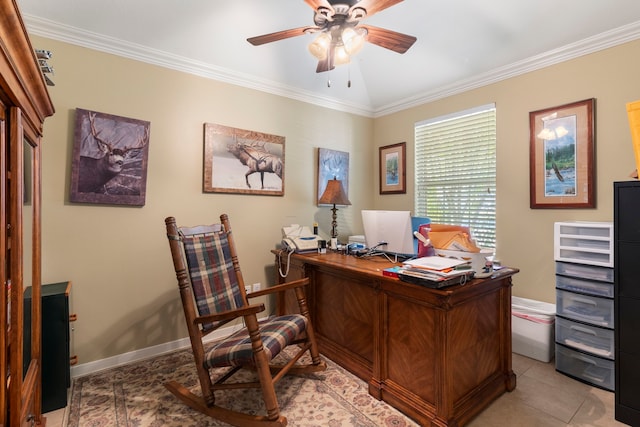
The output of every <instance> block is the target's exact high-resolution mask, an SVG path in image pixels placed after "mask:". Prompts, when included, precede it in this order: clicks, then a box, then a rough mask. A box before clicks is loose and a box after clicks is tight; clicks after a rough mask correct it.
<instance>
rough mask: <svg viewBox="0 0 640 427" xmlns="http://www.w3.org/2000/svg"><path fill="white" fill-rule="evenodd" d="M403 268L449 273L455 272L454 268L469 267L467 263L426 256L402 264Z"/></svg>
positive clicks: (459, 260)
mask: <svg viewBox="0 0 640 427" xmlns="http://www.w3.org/2000/svg"><path fill="white" fill-rule="evenodd" d="M404 265H405V267H410V268H424V269H427V270H433V271H439V272H443V273H446V272H449V271H452V270H453V271H455V269H456V267H458V268H459V267H461V266H463V265H465V266H466V265H470V264H469V261H465V260H462V259H456V258H447V257H441V256H426V257H422V258H415V259H411V260H407V261H405V262H404Z"/></svg>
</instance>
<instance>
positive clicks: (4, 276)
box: [0, 101, 11, 423]
mask: <svg viewBox="0 0 640 427" xmlns="http://www.w3.org/2000/svg"><path fill="white" fill-rule="evenodd" d="M6 114H7V109H6V107H5V105H4V104H3V103H2V102H1V101H0V253H1V254H2V262H1V263H0V281H1V282H2V292H0V304H1V305H2V308H1V309H0V325H8V324H9V318H8V314H9V312H10V310H11V307H10V306H9V301H10V295H9V292H10V282H9V278H8V271H7V269H8V261H9V256H8V250H9V249H8V235H7V234H8V231H7V207H6V200H7V162H6V159H7V157H8V155H9V152H8V151H7V127H6V122H7V120H6V117H7V116H6ZM8 334H9V330H8V329H7V328H6V327H3V328H2V332H1V333H0V378H8V377H9V369H8V368H9V366H8V364H7V354H8V351H9V335H8ZM7 396H8V389H7V386H6V383H5V382H4V381H3V382H2V387H0V423H4V422H5V421H6V419H7V415H8V413H7Z"/></svg>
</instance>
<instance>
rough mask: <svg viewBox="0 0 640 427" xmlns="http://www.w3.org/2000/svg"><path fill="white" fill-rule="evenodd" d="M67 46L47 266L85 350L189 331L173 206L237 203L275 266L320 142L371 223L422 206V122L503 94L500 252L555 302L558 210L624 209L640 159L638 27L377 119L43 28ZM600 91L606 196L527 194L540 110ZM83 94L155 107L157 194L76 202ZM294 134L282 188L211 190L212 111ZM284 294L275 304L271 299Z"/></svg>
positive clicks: (105, 104) (522, 284)
mask: <svg viewBox="0 0 640 427" xmlns="http://www.w3.org/2000/svg"><path fill="white" fill-rule="evenodd" d="M32 41H33V44H34V46H35V47H37V48H46V49H49V50H52V51H53V52H54V53H55V57H54V58H55V60H52V65H53V66H54V67H55V69H56V75H55V78H54V80H55V82H56V86H55V87H53V88H50V93H51V97H52V99H53V102H54V104H55V106H56V114H55V116H53V117H52V118H49V119H47V121H46V122H45V140H44V147H43V168H42V169H43V280H44V283H49V282H55V281H61V280H71V281H72V282H73V289H72V306H73V307H72V308H73V310H74V311H75V312H76V313H77V314H78V316H79V320H78V322H77V324H76V325H75V329H76V331H75V339H74V351H75V353H76V354H78V356H79V358H80V363H87V362H91V361H95V360H99V359H103V358H106V357H109V356H114V355H118V354H121V353H125V352H128V351H133V350H137V349H143V348H146V347H149V346H153V345H156V344H162V343H165V342H169V341H173V340H176V339H178V338H182V337H184V336H186V332H185V328H184V327H183V326H182V322H183V321H182V313H181V307H180V303H179V298H178V293H177V289H176V285H175V276H174V273H173V270H172V266H171V260H170V256H169V250H168V245H167V242H166V238H165V234H164V223H163V220H164V218H165V217H166V216H169V215H173V216H176V217H177V218H178V221H179V223H182V224H190V225H193V224H198V223H202V222H209V221H211V222H212V221H214V220H215V219H216V218H217V216H218V215H219V214H220V213H223V212H226V213H228V214H229V215H230V217H231V220H232V225H233V226H234V229H236V233H235V235H236V239H237V240H238V246H239V251H240V257H241V258H240V261H241V265H242V266H243V273H244V276H245V280H246V281H247V282H248V283H254V282H262V283H263V284H264V283H267V284H270V283H273V281H274V278H273V276H274V272H273V270H272V268H271V265H272V262H273V255H272V254H271V253H270V252H269V251H270V250H271V249H272V248H274V247H275V244H276V243H278V242H279V241H280V227H281V226H282V225H285V224H289V223H293V222H297V223H301V224H311V223H312V222H313V221H314V220H317V221H318V222H319V223H320V226H321V231H324V232H325V233H327V232H328V231H329V223H330V211H329V210H328V209H326V208H318V207H317V206H316V205H315V202H314V200H315V193H316V190H315V186H316V170H317V165H316V163H317V148H318V147H323V148H330V149H335V150H340V151H347V152H349V153H350V176H349V179H350V183H349V186H350V190H349V198H350V200H351V202H352V203H353V206H350V207H347V208H344V209H340V210H339V211H338V216H339V219H338V221H339V224H340V234H341V235H343V236H346V235H349V234H353V233H361V232H362V230H361V220H360V214H359V213H360V210H361V209H365V208H378V209H409V210H412V209H413V199H412V190H413V142H412V141H413V124H414V123H415V122H417V121H420V120H424V119H427V118H430V117H435V116H439V115H442V114H446V113H450V112H455V111H458V110H462V109H466V108H470V107H474V106H477V105H481V104H486V103H490V102H495V103H496V105H497V109H498V189H497V192H498V229H497V237H498V254H499V256H500V258H501V259H502V260H503V262H504V263H505V264H508V265H512V266H515V267H518V268H520V269H521V273H520V274H519V275H517V276H516V277H515V280H514V282H515V286H514V294H516V295H519V296H524V297H530V298H535V299H539V300H544V301H550V302H553V301H554V281H553V242H552V241H553V233H552V229H553V222H555V221H560V220H597V221H601V220H611V217H612V191H611V187H612V182H613V181H615V180H625V179H627V175H628V173H629V172H630V171H631V170H632V169H633V168H634V167H635V165H634V161H633V153H632V149H631V142H630V136H629V131H628V125H627V119H626V112H625V103H626V102H628V101H631V100H636V99H640V84H638V80H637V70H638V69H640V55H638V51H639V50H640V42H634V43H629V44H627V45H624V46H620V47H617V48H613V49H609V50H606V51H603V52H600V53H597V54H592V55H588V56H585V57H583V58H580V59H577V60H573V61H570V62H567V63H564V64H561V65H556V66H552V67H549V68H546V69H544V70H541V71H537V72H533V73H529V74H527V75H523V76H520V77H515V78H512V79H510V80H507V81H503V82H500V83H497V84H493V85H490V86H487V87H484V88H481V89H477V90H473V91H469V92H467V93H464V94H461V95H456V96H452V97H450V98H447V99H443V100H441V101H438V102H433V103H430V104H427V105H423V106H420V107H415V108H411V109H409V110H406V111H403V112H400V113H396V114H392V115H389V116H386V117H381V118H376V119H369V118H364V117H360V116H356V115H351V114H346V113H341V112H337V111H333V110H329V109H326V108H321V107H315V106H312V105H308V104H305V103H302V102H298V101H293V100H289V99H285V98H281V97H277V96H273V95H269V94H264V93H261V92H257V91H253V90H249V89H244V88H240V87H235V86H231V85H227V84H223V83H219V82H216V81H212V80H207V79H204V78H199V77H195V76H192V75H188V74H184V73H179V72H176V71H171V70H167V69H163V68H159V67H155V66H150V65H147V64H143V63H140V62H136V61H131V60H128V59H123V58H120V57H116V56H113V55H108V54H103V53H99V52H96V51H92V50H88V49H84V48H79V47H76V46H72V45H69V44H65V43H61V42H57V41H53V40H48V39H43V38H39V37H33V38H32ZM591 97H593V98H596V117H597V142H596V169H597V204H598V206H597V209H581V210H531V209H529V178H528V171H529V164H528V160H529V151H528V150H529V125H528V113H529V111H534V110H538V109H542V108H547V107H551V106H554V105H562V104H565V103H568V102H573V101H578V100H582V99H586V98H591ZM75 108H84V109H89V110H95V111H100V112H104V113H110V114H115V115H121V116H126V117H132V118H137V119H142V120H148V121H150V122H151V142H150V147H149V170H148V179H147V197H146V205H145V206H144V207H111V206H100V205H83V204H74V203H69V201H68V198H69V196H68V188H69V179H70V178H69V177H70V166H71V165H70V162H71V150H72V145H73V124H74V110H75ZM205 122H210V123H218V124H223V125H227V126H233V127H239V128H243V129H251V130H255V131H260V132H266V133H273V134H277V135H283V136H285V137H286V146H285V147H286V175H285V177H286V178H285V196H284V197H270V196H249V195H236V194H204V193H202V190H201V189H202V145H203V141H202V134H203V133H202V127H203V123H205ZM401 141H406V142H407V154H408V155H407V157H408V159H407V187H408V188H407V190H408V191H407V194H406V195H386V196H380V195H379V194H378V175H377V171H378V163H377V162H378V149H377V147H379V146H382V145H388V144H393V143H396V142H401ZM270 309H271V307H270Z"/></svg>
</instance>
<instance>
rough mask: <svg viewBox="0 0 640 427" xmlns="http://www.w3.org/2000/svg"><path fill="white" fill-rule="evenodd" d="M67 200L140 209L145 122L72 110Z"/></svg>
mask: <svg viewBox="0 0 640 427" xmlns="http://www.w3.org/2000/svg"><path fill="white" fill-rule="evenodd" d="M75 119H76V122H75V132H74V141H73V161H72V165H71V192H70V197H69V199H70V201H72V202H83V203H97V204H110V205H131V206H144V203H145V194H146V188H147V159H148V152H149V128H150V124H149V122H146V121H143V120H136V119H130V118H127V117H120V116H114V115H112V114H105V113H98V112H95V111H89V110H83V109H80V108H77V109H76V118H75Z"/></svg>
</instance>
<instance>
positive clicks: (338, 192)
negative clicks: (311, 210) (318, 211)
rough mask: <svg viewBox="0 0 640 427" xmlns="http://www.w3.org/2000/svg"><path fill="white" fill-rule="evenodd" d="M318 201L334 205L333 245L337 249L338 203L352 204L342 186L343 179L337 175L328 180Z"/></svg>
mask: <svg viewBox="0 0 640 427" xmlns="http://www.w3.org/2000/svg"><path fill="white" fill-rule="evenodd" d="M318 203H320V204H323V205H333V208H331V211H332V212H333V216H332V219H333V221H331V247H332V248H333V249H335V247H336V246H337V239H338V222H337V221H336V219H337V218H338V216H337V214H336V212H337V210H338V208H336V205H350V204H351V202H350V201H349V199H348V198H347V195H346V194H345V192H344V188H343V187H342V181H340V180H339V179H336V178H335V177H334V178H333V179H330V180H328V181H327V187H326V188H325V189H324V193H322V196H320V200H319V201H318Z"/></svg>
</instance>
